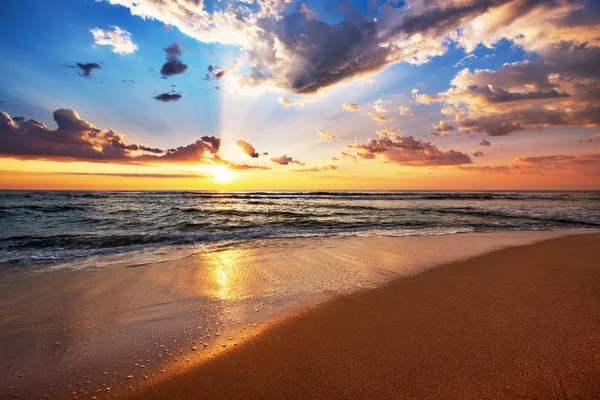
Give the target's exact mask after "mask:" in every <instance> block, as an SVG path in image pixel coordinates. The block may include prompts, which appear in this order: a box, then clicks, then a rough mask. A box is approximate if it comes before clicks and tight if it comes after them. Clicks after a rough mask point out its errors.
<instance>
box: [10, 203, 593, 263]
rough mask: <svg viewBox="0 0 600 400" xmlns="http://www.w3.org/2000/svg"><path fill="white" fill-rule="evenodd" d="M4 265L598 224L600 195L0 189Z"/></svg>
mask: <svg viewBox="0 0 600 400" xmlns="http://www.w3.org/2000/svg"><path fill="white" fill-rule="evenodd" d="M0 227H1V230H0V269H10V268H24V267H34V266H43V267H47V268H85V267H90V266H94V267H98V266H103V265H107V264H113V263H129V264H134V265H141V264H144V263H149V262H161V261H167V260H169V259H173V258H180V257H184V256H186V255H189V254H192V253H195V252H198V251H203V250H207V249H211V248H214V247H215V246H216V247H218V248H220V247H223V246H225V247H226V246H237V245H241V244H244V245H245V244H252V243H255V242H256V241H257V240H259V241H260V240H269V239H271V238H300V237H326V236H399V237H401V236H414V235H424V236H427V235H450V234H460V233H466V232H490V231H498V230H566V229H569V230H571V229H577V230H585V229H590V228H596V229H597V228H598V227H600V192H599V191H577V192H547V191H545V192H530V191H525V192H504V191H503V192H463V191H460V192H431V191H423V192H417V191H410V192H408V191H377V192H371V191H369V192H353V191H352V192H337V191H335V192H334V191H331V192H328V191H314V192H289V191H285V192H221V191H219V192H205V191H176V192H172V191H170V192H167V191H142V192H137V191H136V192H134V191H123V192H108V191H0Z"/></svg>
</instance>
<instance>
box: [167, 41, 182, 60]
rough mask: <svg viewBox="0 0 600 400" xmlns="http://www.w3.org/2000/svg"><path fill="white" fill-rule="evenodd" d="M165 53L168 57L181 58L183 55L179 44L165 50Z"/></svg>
mask: <svg viewBox="0 0 600 400" xmlns="http://www.w3.org/2000/svg"><path fill="white" fill-rule="evenodd" d="M164 51H165V53H166V54H167V57H180V56H181V55H182V54H183V53H182V52H181V48H180V47H179V43H177V42H175V43H173V44H172V45H170V46H169V47H167V48H166V49H164Z"/></svg>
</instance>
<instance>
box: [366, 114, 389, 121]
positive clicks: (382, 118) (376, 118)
mask: <svg viewBox="0 0 600 400" xmlns="http://www.w3.org/2000/svg"><path fill="white" fill-rule="evenodd" d="M367 115H368V116H369V117H370V118H371V119H372V120H373V121H377V122H391V121H392V119H391V118H390V117H388V116H387V115H381V114H375V113H372V112H370V113H367Z"/></svg>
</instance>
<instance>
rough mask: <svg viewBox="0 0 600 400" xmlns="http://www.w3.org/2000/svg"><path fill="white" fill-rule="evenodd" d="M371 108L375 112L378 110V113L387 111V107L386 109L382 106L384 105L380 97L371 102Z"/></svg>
mask: <svg viewBox="0 0 600 400" xmlns="http://www.w3.org/2000/svg"><path fill="white" fill-rule="evenodd" d="M373 109H374V110H375V111H376V112H378V113H384V112H387V109H386V108H385V107H384V105H383V100H382V99H379V100H376V101H375V102H374V103H373Z"/></svg>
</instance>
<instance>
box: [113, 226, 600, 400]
mask: <svg viewBox="0 0 600 400" xmlns="http://www.w3.org/2000/svg"><path fill="white" fill-rule="evenodd" d="M599 243H600V236H599V235H581V236H570V237H563V238H559V239H553V240H550V241H547V242H543V243H540V244H534V245H530V246H525V247H516V248H511V249H506V250H500V251H497V252H493V253H489V254H486V255H482V256H479V257H476V258H473V259H470V260H467V261H462V262H458V263H454V264H449V265H446V266H443V267H440V268H436V269H432V270H429V271H426V272H424V273H422V274H419V275H416V276H413V277H408V278H404V279H401V280H398V281H395V282H393V283H391V284H390V285H388V286H386V287H383V288H379V289H375V290H368V291H364V292H360V293H356V294H352V295H348V296H342V297H340V298H337V299H335V300H333V301H331V302H329V303H327V304H325V305H323V306H321V307H319V308H317V309H316V310H313V311H310V312H307V313H304V314H302V315H300V316H298V317H295V318H291V319H289V320H287V321H285V322H284V323H281V324H278V325H277V326H274V327H272V328H270V329H269V330H267V331H265V332H264V334H263V335H261V336H260V337H259V338H257V339H253V340H252V341H250V342H248V343H246V344H245V345H244V346H242V347H240V348H239V349H236V350H235V351H231V352H228V353H225V354H223V355H221V356H219V357H218V358H216V359H215V360H213V361H211V362H208V363H205V364H202V365H199V366H197V367H194V368H190V369H189V370H187V371H185V372H183V373H181V374H180V375H177V376H173V377H171V378H170V379H167V380H162V381H160V382H157V383H156V384H153V385H149V386H147V387H145V388H144V389H142V390H140V391H138V392H136V393H134V394H132V395H130V396H125V397H123V398H127V399H167V398H170V399H204V398H206V399H209V398H210V399H233V398H240V399H241V398H246V399H250V398H252V399H274V398H277V399H283V398H286V399H290V398H294V399H309V398H312V399H314V398H322V399H358V398H381V399H385V398H399V399H400V398H406V399H415V398H420V399H434V398H438V399H441V398H445V399H448V398H454V399H459V398H460V399H483V398H488V399H500V398H520V399H524V398H531V399H534V398H537V399H559V398H560V399H567V398H570V399H597V398H598V397H599V396H600V261H599V259H598V244H599Z"/></svg>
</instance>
